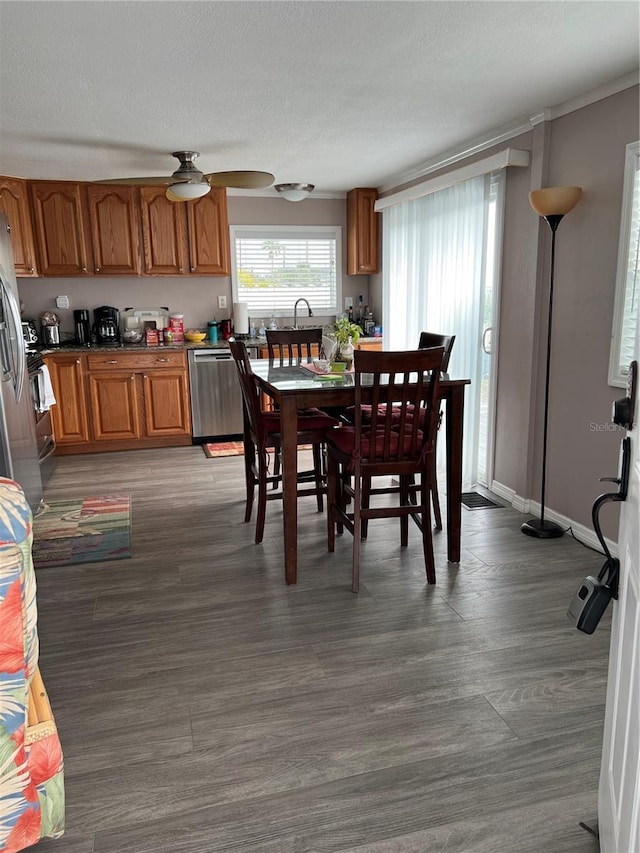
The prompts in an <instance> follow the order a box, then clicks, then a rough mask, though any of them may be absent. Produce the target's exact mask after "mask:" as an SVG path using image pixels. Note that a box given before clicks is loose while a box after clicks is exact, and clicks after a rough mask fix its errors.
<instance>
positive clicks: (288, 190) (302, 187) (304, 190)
mask: <svg viewBox="0 0 640 853" xmlns="http://www.w3.org/2000/svg"><path fill="white" fill-rule="evenodd" d="M274 189H275V190H276V192H278V193H280V195H281V196H282V197H283V198H286V200H287V201H302V200H303V199H305V198H308V197H309V196H310V195H311V193H312V192H313V190H314V185H313V184H276V185H275V187H274Z"/></svg>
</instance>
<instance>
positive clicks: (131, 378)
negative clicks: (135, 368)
mask: <svg viewBox="0 0 640 853" xmlns="http://www.w3.org/2000/svg"><path fill="white" fill-rule="evenodd" d="M135 378H136V375H135V373H132V374H131V376H130V377H129V380H130V381H131V382H133V380H134V379H135Z"/></svg>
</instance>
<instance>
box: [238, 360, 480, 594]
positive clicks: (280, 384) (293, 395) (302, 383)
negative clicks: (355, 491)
mask: <svg viewBox="0 0 640 853" xmlns="http://www.w3.org/2000/svg"><path fill="white" fill-rule="evenodd" d="M251 368H252V370H253V372H254V374H255V377H256V380H257V383H258V386H259V388H260V390H261V391H262V392H263V393H264V394H265V395H266V396H267V397H269V398H270V399H271V400H272V401H273V403H274V405H275V407H277V408H278V409H279V411H280V420H281V433H280V435H281V448H282V500H283V508H282V515H283V523H284V570H285V581H286V582H287V584H295V583H296V581H297V577H298V507H297V491H298V484H297V478H298V444H297V438H296V436H297V423H298V417H297V412H298V409H305V408H310V407H317V408H319V409H336V408H347V407H348V406H352V405H353V404H354V402H355V379H354V376H353V374H352V373H344V374H342V375H340V376H336V377H333V376H322V375H320V374H318V373H316V372H315V371H314V370H313V369H312V368H310V367H309V366H308V365H307V366H305V365H304V364H303V363H300V362H294V363H288V362H286V363H285V364H281V363H280V362H279V361H278V360H273V359H264V358H263V359H252V361H251ZM470 382H471V380H470V379H450V378H448V377H447V376H446V375H445V377H444V378H441V379H440V386H439V387H440V400H441V402H442V403H444V407H445V416H446V417H445V424H446V428H445V440H446V483H447V489H446V491H447V559H448V561H449V562H450V563H458V562H460V534H461V524H462V437H463V429H462V426H463V417H464V394H465V388H466V386H467V385H469V384H470ZM361 388H362V399H363V401H364V402H367V392H366V384H363V385H362V386H361ZM247 440H248V441H250V438H249V436H248V435H247V433H246V432H245V441H247Z"/></svg>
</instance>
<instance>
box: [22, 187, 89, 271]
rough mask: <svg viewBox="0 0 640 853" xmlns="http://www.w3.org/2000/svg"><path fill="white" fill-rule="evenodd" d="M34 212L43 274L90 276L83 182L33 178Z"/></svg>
mask: <svg viewBox="0 0 640 853" xmlns="http://www.w3.org/2000/svg"><path fill="white" fill-rule="evenodd" d="M29 191H30V197H31V212H32V218H33V228H34V238H35V243H36V255H37V265H38V269H39V271H40V274H41V275H51V276H77V275H87V274H88V273H90V270H91V269H92V263H90V257H91V256H90V254H89V250H88V237H87V233H86V232H85V216H84V214H83V200H82V184H74V183H70V182H65V181H30V182H29Z"/></svg>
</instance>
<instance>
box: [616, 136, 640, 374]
mask: <svg viewBox="0 0 640 853" xmlns="http://www.w3.org/2000/svg"><path fill="white" fill-rule="evenodd" d="M639 262H640V142H633V143H631V144H630V145H627V152H626V161H625V173H624V190H623V194H622V216H621V219H620V243H619V250H618V272H617V276H616V295H615V303H614V311H613V328H612V331H611V356H610V359H609V384H610V385H614V386H617V387H622V388H623V387H624V386H625V385H626V383H627V373H628V371H629V364H630V363H631V361H632V360H633V353H634V346H635V340H636V330H637V326H638V315H639V313H640V263H639Z"/></svg>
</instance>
